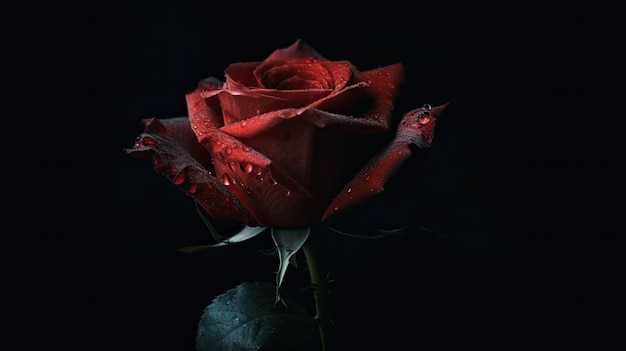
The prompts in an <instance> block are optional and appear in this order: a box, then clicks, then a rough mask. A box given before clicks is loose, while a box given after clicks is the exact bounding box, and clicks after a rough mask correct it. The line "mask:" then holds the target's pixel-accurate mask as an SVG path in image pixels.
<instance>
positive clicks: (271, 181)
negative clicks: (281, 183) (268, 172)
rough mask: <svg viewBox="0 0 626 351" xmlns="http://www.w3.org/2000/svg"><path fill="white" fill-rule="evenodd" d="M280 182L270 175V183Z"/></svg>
mask: <svg viewBox="0 0 626 351" xmlns="http://www.w3.org/2000/svg"><path fill="white" fill-rule="evenodd" d="M276 184H278V182H277V181H276V179H274V178H272V177H270V185H276Z"/></svg>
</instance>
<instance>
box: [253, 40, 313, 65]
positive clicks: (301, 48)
mask: <svg viewBox="0 0 626 351" xmlns="http://www.w3.org/2000/svg"><path fill="white" fill-rule="evenodd" d="M298 58H316V59H321V60H323V59H324V57H322V55H320V54H319V53H318V52H317V51H315V50H314V49H313V48H312V47H311V46H309V44H307V43H306V42H305V41H304V40H302V39H297V40H296V41H295V42H294V43H293V44H291V45H290V46H288V47H286V48H283V49H277V50H274V52H273V53H272V54H271V55H270V56H268V57H267V58H266V59H265V61H264V62H266V61H275V60H276V61H287V60H293V59H298Z"/></svg>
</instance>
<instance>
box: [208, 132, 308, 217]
mask: <svg viewBox="0 0 626 351" xmlns="http://www.w3.org/2000/svg"><path fill="white" fill-rule="evenodd" d="M311 128H312V127H311ZM266 137H268V138H270V139H272V142H266V141H264V140H263V139H262V138H255V139H254V140H255V141H257V142H258V143H254V142H252V143H251V144H250V145H248V144H245V143H244V142H243V141H241V140H238V139H236V138H234V137H233V136H231V135H229V134H226V133H224V132H223V131H221V130H220V129H208V130H207V131H206V132H205V133H203V135H202V138H201V139H200V142H201V143H202V145H204V147H205V148H206V149H207V150H209V151H210V153H211V154H212V155H213V163H214V167H215V174H216V176H217V178H218V179H219V180H220V181H221V183H222V184H223V185H224V186H226V187H227V188H228V189H229V191H230V192H232V193H233V194H234V195H235V196H236V197H237V199H239V201H241V203H242V204H243V205H244V206H245V208H246V209H247V210H248V211H249V212H250V213H251V215H252V216H253V217H254V218H255V219H256V220H257V223H258V225H261V226H271V225H278V226H282V227H297V226H302V225H303V224H306V223H308V221H310V219H309V218H306V215H307V214H308V213H310V211H308V210H307V208H305V207H306V206H308V203H309V202H310V198H311V197H312V196H311V194H309V193H308V191H307V190H306V188H305V187H304V186H302V185H301V183H300V181H299V180H296V179H295V178H294V177H293V176H294V174H287V173H285V172H283V171H281V164H280V163H279V164H276V162H274V161H271V160H270V158H268V157H267V156H266V152H267V155H273V154H275V152H276V151H272V150H270V149H268V147H269V148H272V147H278V148H279V149H280V152H281V153H282V154H283V155H282V157H281V158H280V160H281V161H290V160H291V161H290V162H291V163H290V167H289V169H291V170H293V169H296V170H300V169H302V168H303V167H304V166H298V164H297V162H305V160H306V155H303V154H302V153H299V154H298V155H299V158H297V159H296V158H293V157H291V158H290V157H288V156H285V155H286V150H293V149H294V148H293V147H291V146H285V147H281V146H280V145H283V146H284V144H281V141H280V140H277V139H276V138H275V137H272V136H271V135H266ZM305 139H306V138H305V137H304V136H300V137H299V138H297V140H294V141H295V142H297V143H299V144H301V143H304V144H306V142H305ZM255 146H259V147H260V149H259V150H262V151H263V153H261V152H259V150H257V149H255V148H254V147H255ZM283 166H284V165H283ZM307 169H308V168H307ZM298 176H299V175H298ZM287 197H288V198H289V199H288V201H287V200H286V198H287ZM276 218H278V219H280V221H281V222H275V221H272V220H274V219H276ZM305 218H306V220H305Z"/></svg>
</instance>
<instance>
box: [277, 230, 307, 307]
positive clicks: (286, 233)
mask: <svg viewBox="0 0 626 351" xmlns="http://www.w3.org/2000/svg"><path fill="white" fill-rule="evenodd" d="M310 233H311V228H310V227H305V228H275V227H272V240H274V244H275V245H276V249H277V250H278V260H279V266H278V273H276V300H275V302H278V301H280V300H281V296H280V286H281V284H282V283H283V279H284V278H285V273H287V267H288V266H289V262H291V261H292V260H291V257H292V256H293V255H295V253H296V252H298V250H300V248H301V247H302V245H304V242H306V239H308V237H309V234H310Z"/></svg>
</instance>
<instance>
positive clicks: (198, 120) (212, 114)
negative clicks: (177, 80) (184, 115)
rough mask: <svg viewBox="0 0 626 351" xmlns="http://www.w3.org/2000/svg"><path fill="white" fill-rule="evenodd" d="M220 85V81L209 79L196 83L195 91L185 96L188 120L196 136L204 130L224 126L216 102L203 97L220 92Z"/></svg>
mask: <svg viewBox="0 0 626 351" xmlns="http://www.w3.org/2000/svg"><path fill="white" fill-rule="evenodd" d="M222 85H223V83H222V82H221V81H219V80H217V79H215V78H213V77H209V78H207V79H204V80H201V81H200V82H198V85H197V87H196V89H194V90H193V91H191V92H189V93H187V94H186V95H185V99H186V101H187V111H188V113H189V119H190V120H191V126H192V128H193V130H194V132H195V133H196V135H197V134H198V133H199V132H202V131H203V130H204V129H206V128H216V127H221V126H222V125H224V121H223V119H222V115H221V113H220V112H219V111H220V106H219V104H218V102H217V101H216V100H210V99H207V98H205V97H204V95H207V93H208V92H214V91H220V89H221V88H222Z"/></svg>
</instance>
